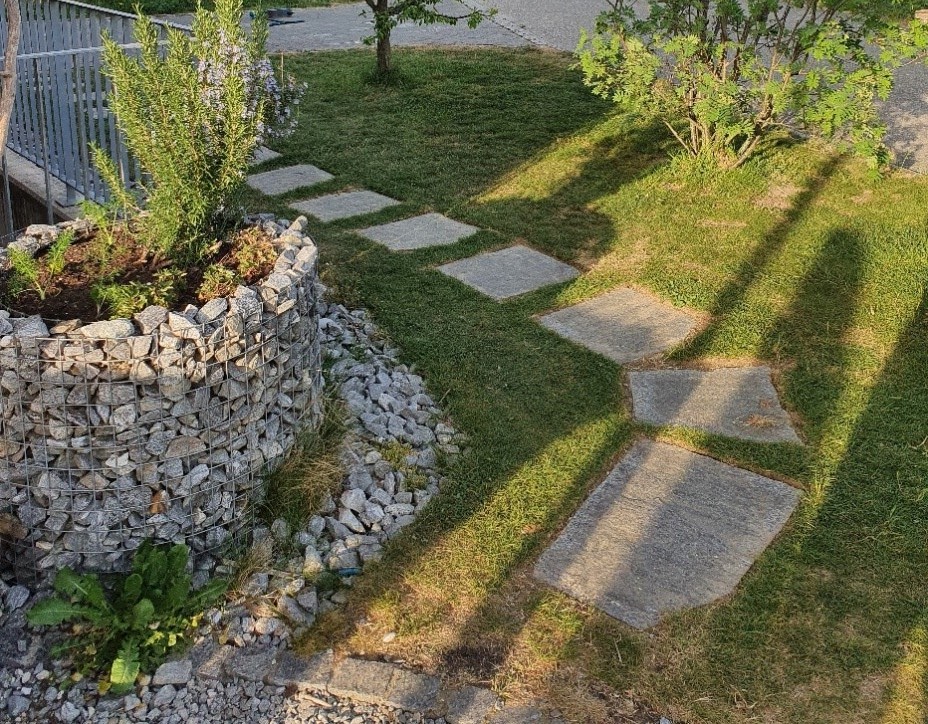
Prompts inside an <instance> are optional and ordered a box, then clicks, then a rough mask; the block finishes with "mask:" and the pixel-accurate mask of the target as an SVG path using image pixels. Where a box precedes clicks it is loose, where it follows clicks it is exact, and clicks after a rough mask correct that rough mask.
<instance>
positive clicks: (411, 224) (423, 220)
mask: <svg viewBox="0 0 928 724" xmlns="http://www.w3.org/2000/svg"><path fill="white" fill-rule="evenodd" d="M478 231H480V229H478V228H477V227H476V226H470V225H468V224H462V223H461V222H460V221H455V220H454V219H449V218H448V217H447V216H442V215H441V214H423V215H422V216H414V217H412V218H411V219H403V220H402V221H394V222H393V223H390V224H382V225H381V226H371V227H370V228H367V229H361V230H360V231H358V233H359V234H360V235H361V236H363V237H365V238H367V239H370V240H371V241H376V242H377V243H379V244H383V245H384V246H386V247H387V248H389V249H392V250H393V251H412V250H414V249H425V248H427V247H430V246H447V245H448V244H453V243H455V242H456V241H460V240H461V239H466V238H467V237H468V236H473V235H474V234H476V233H477V232H478Z"/></svg>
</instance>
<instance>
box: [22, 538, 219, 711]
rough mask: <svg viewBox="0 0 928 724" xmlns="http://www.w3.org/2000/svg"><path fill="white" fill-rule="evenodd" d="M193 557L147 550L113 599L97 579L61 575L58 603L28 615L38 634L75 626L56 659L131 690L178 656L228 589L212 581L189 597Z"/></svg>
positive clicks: (178, 549)
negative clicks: (170, 657) (65, 656)
mask: <svg viewBox="0 0 928 724" xmlns="http://www.w3.org/2000/svg"><path fill="white" fill-rule="evenodd" d="M188 553H189V551H188V549H187V546H184V545H176V546H173V547H171V548H167V547H164V546H157V547H156V546H154V545H152V544H151V542H150V541H146V542H144V543H143V544H142V545H141V546H140V547H139V549H138V551H137V552H136V554H135V558H134V560H133V563H132V572H131V573H130V574H128V575H123V576H119V577H117V579H116V580H115V582H114V585H113V587H112V589H111V590H110V591H107V590H106V589H104V586H103V584H102V583H101V582H100V579H99V578H98V577H97V576H96V575H94V574H87V575H78V574H76V573H74V571H72V570H71V569H69V568H64V569H62V570H60V571H59V572H58V575H57V576H56V578H55V591H56V593H57V594H58V595H56V596H54V597H52V598H49V599H46V600H44V601H41V602H40V603H37V604H36V605H35V606H33V607H32V609H31V610H30V611H29V613H28V614H27V618H28V620H29V623H31V624H32V625H34V626H58V625H61V624H66V623H70V624H72V628H71V631H70V636H69V637H68V639H67V640H66V641H65V643H63V644H61V646H59V647H58V649H56V650H55V651H54V652H53V653H54V654H55V655H56V656H60V655H62V654H68V655H70V656H71V657H72V659H73V660H74V662H75V664H76V665H77V669H78V671H79V672H80V673H82V674H100V673H103V672H108V677H107V679H106V680H104V681H102V682H101V684H100V688H101V689H102V690H107V689H111V690H112V691H113V692H115V693H122V692H125V691H127V690H129V689H130V688H131V687H132V685H133V684H134V683H135V679H136V677H138V675H139V672H141V671H152V670H153V669H154V668H155V667H156V666H157V665H158V664H160V663H161V662H162V661H163V660H164V658H165V657H166V655H167V654H168V653H169V652H170V651H171V650H173V649H175V648H177V647H180V646H182V645H183V644H185V643H186V641H187V638H188V636H189V634H190V632H191V631H192V630H193V629H195V628H196V626H197V625H199V621H200V617H201V615H202V613H203V612H204V610H205V609H206V608H208V607H209V606H211V605H213V604H214V603H216V601H218V600H219V598H220V597H221V596H222V595H223V593H224V592H225V590H226V582H225V581H223V580H214V581H211V582H210V583H208V584H207V585H206V586H204V587H203V588H202V589H200V590H199V591H196V592H194V591H192V590H191V584H190V576H189V575H188V574H187V558H188Z"/></svg>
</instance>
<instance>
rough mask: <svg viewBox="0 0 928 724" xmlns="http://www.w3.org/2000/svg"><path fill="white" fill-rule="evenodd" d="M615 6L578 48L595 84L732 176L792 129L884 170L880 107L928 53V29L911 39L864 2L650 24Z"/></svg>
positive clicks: (671, 14)
mask: <svg viewBox="0 0 928 724" xmlns="http://www.w3.org/2000/svg"><path fill="white" fill-rule="evenodd" d="M611 5H612V9H611V10H609V11H608V12H606V13H604V14H603V15H602V16H601V17H600V19H599V21H598V23H597V33H596V34H595V35H594V36H593V37H588V36H587V35H586V34H584V35H583V37H582V38H581V41H580V48H579V56H580V67H581V69H582V71H583V74H584V78H585V82H586V83H587V85H588V86H590V87H591V88H592V89H593V92H594V93H596V94H597V95H599V96H602V97H604V98H608V99H611V100H613V101H615V102H616V103H617V104H619V105H620V106H621V107H622V108H623V109H625V110H629V111H633V112H637V113H641V114H645V115H649V116H654V117H658V118H660V119H662V120H663V121H664V123H665V124H666V125H667V127H668V128H669V129H670V131H671V133H672V134H673V135H674V137H675V138H676V139H677V141H678V142H679V143H680V145H681V146H682V147H683V148H684V149H685V150H686V153H687V154H688V155H689V156H690V157H693V158H697V159H702V160H704V161H708V162H709V163H710V164H711V165H714V166H720V167H723V168H734V167H737V166H740V165H742V164H743V163H744V162H745V161H747V160H748V159H749V158H750V157H751V156H752V155H753V154H754V153H755V152H756V151H757V150H758V148H759V147H760V145H761V144H762V142H763V141H764V140H765V139H767V138H769V137H770V136H771V134H773V133H774V132H776V131H782V130H791V131H802V132H804V133H808V134H815V135H819V136H822V137H825V138H828V139H830V140H833V141H837V142H839V143H841V144H843V145H848V146H850V147H852V148H853V149H854V150H855V151H856V152H858V153H860V154H861V155H864V156H866V157H868V158H870V159H872V161H873V164H874V165H875V166H876V165H879V164H880V163H882V162H885V161H886V160H887V156H888V154H887V151H886V148H885V146H884V145H883V142H882V141H883V136H884V133H885V128H884V126H883V125H882V123H881V121H880V118H879V115H878V113H877V108H876V103H877V101H878V100H885V99H886V98H887V97H888V96H889V93H890V92H891V90H892V88H893V72H894V71H895V70H896V69H897V68H898V67H899V66H900V65H902V64H903V63H905V62H908V61H913V60H915V59H918V58H924V57H925V53H926V50H928V25H926V24H923V23H919V22H914V23H912V24H911V26H909V27H907V28H902V27H900V26H899V25H896V24H893V23H891V22H889V21H888V20H886V13H885V9H881V8H879V7H878V6H875V5H874V4H873V3H871V2H867V1H864V0H830V1H827V2H826V1H825V0H744V1H743V2H735V1H734V0H649V2H648V3H647V5H648V11H647V14H646V16H645V17H644V18H639V17H638V16H636V14H635V11H634V7H633V5H634V2H633V0H611ZM874 49H875V50H874Z"/></svg>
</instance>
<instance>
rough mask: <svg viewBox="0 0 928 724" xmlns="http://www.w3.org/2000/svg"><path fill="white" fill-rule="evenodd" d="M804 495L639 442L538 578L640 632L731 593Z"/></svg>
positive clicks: (543, 562) (572, 524)
mask: <svg viewBox="0 0 928 724" xmlns="http://www.w3.org/2000/svg"><path fill="white" fill-rule="evenodd" d="M799 495H800V493H799V491H798V490H796V489H795V488H792V487H790V486H789V485H786V484H785V483H781V482H778V481H776V480H771V479H770V478H766V477H763V476H761V475H757V474H755V473H752V472H749V471H747V470H742V469H740V468H735V467H732V466H731V465H726V464H724V463H720V462H718V461H717V460H713V459H712V458H708V457H705V456H702V455H697V454H696V453H693V452H690V451H688V450H684V449H682V448H678V447H674V446H672V445H667V444H664V443H658V442H653V441H651V440H643V441H640V442H638V443H636V444H635V445H634V446H633V447H632V449H631V450H630V451H629V452H628V454H627V455H626V456H625V457H624V458H623V459H622V461H621V462H620V463H619V464H618V465H617V466H616V467H615V469H614V470H613V471H612V472H611V473H610V474H609V475H608V477H607V478H606V480H605V481H604V482H603V483H602V484H601V485H600V486H599V487H598V488H597V489H596V490H594V491H593V493H592V494H591V495H590V497H589V498H587V500H586V502H584V504H583V505H582V506H581V507H580V509H579V510H578V511H577V513H576V514H575V515H574V516H573V517H572V518H571V519H570V521H569V522H568V524H567V526H566V527H565V528H564V530H563V532H562V533H561V535H560V536H559V537H558V538H557V540H556V541H555V542H554V543H553V544H552V545H551V546H550V547H549V548H548V549H547V550H546V551H545V552H544V553H543V554H542V555H541V557H540V558H539V560H538V563H537V564H536V566H535V576H536V577H537V578H539V579H540V580H542V581H544V582H546V583H548V584H550V585H552V586H554V587H556V588H558V589H560V590H562V591H564V592H565V593H567V594H568V595H570V596H573V597H574V598H577V599H579V600H580V601H583V602H585V603H589V604H592V605H594V606H596V607H597V608H599V609H600V610H602V611H604V612H605V613H607V614H609V615H610V616H613V617H615V618H617V619H620V620H621V621H624V622H626V623H628V624H629V625H631V626H634V627H635V628H640V629H645V628H648V627H650V626H653V625H655V624H656V623H657V622H658V621H659V619H660V617H661V616H662V615H663V614H665V613H669V612H671V611H680V610H683V609H687V608H693V607H696V606H703V605H705V604H708V603H711V602H713V601H715V600H717V599H719V598H721V597H723V596H725V595H727V594H729V593H731V592H732V591H733V590H734V589H735V587H736V586H737V585H738V582H739V581H740V580H741V578H742V577H743V576H744V574H745V573H747V571H748V569H749V568H750V567H751V565H752V564H753V563H754V560H755V559H756V558H757V556H759V555H760V554H761V553H762V552H763V551H764V549H765V548H766V547H767V546H768V545H770V543H771V541H773V539H774V537H775V536H776V535H777V533H778V532H779V531H780V529H781V528H782V527H783V525H785V523H786V521H787V520H789V517H790V515H791V514H792V512H793V510H794V509H795V507H796V504H797V503H798V501H799Z"/></svg>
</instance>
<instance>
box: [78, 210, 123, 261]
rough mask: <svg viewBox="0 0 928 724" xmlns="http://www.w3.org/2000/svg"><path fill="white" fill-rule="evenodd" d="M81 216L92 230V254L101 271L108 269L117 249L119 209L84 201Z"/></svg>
mask: <svg viewBox="0 0 928 724" xmlns="http://www.w3.org/2000/svg"><path fill="white" fill-rule="evenodd" d="M81 214H82V215H83V217H84V218H85V219H87V221H89V222H90V224H91V226H92V227H93V230H94V237H93V244H94V254H95V256H96V259H97V261H98V262H99V267H100V269H101V270H107V269H108V268H109V261H110V259H111V258H112V256H113V252H114V251H115V249H116V247H117V239H116V226H117V224H118V223H119V208H118V207H117V206H116V205H114V204H107V205H103V204H96V203H93V202H91V201H85V202H83V204H82V205H81Z"/></svg>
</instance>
